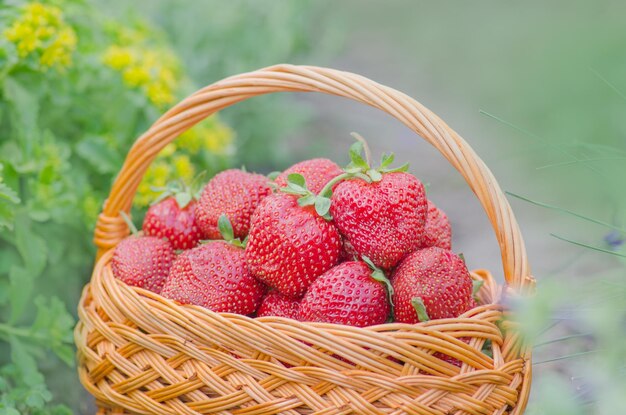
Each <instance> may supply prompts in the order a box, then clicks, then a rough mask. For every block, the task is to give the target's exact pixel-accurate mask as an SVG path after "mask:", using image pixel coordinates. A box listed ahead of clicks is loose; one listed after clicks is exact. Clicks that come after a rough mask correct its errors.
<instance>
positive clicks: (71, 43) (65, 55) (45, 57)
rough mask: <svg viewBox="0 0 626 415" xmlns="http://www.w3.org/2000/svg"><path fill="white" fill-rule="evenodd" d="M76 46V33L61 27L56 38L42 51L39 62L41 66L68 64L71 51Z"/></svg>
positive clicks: (70, 59)
mask: <svg viewBox="0 0 626 415" xmlns="http://www.w3.org/2000/svg"><path fill="white" fill-rule="evenodd" d="M75 47H76V34H75V33H74V31H73V30H72V29H70V28H64V29H62V30H61V31H60V32H59V34H58V35H57V37H56V39H54V41H53V42H52V43H51V44H50V46H48V47H47V48H46V49H45V50H44V51H43V53H42V55H41V58H40V59H39V62H40V63H41V64H42V65H43V66H48V67H49V66H54V65H57V64H58V65H59V66H69V65H70V64H71V63H72V55H71V51H72V50H74V48H75Z"/></svg>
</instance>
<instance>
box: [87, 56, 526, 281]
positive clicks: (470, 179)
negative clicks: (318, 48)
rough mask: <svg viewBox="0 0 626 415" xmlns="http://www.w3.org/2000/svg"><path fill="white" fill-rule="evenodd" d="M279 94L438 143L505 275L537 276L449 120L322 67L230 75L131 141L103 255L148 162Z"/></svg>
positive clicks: (103, 218) (486, 177) (484, 173)
mask: <svg viewBox="0 0 626 415" xmlns="http://www.w3.org/2000/svg"><path fill="white" fill-rule="evenodd" d="M274 92H320V93H325V94H329V95H335V96H340V97H344V98H349V99H352V100H355V101H358V102H361V103H363V104H366V105H369V106H372V107H375V108H378V109H380V110H382V111H384V112H387V113H388V114H390V115H392V116H393V117H395V118H396V119H397V120H399V121H400V122H402V123H404V124H405V125H407V126H408V127H409V128H411V129H412V130H413V131H414V132H416V133H417V134H418V135H419V136H421V137H423V138H424V139H425V140H426V141H428V142H429V143H430V144H432V145H433V146H434V147H435V148H436V149H437V150H439V151H440V152H441V154H442V155H443V156H444V157H445V158H446V159H447V160H448V161H449V162H450V163H451V164H452V165H453V167H455V168H456V169H457V170H458V171H459V172H460V173H461V175H462V176H463V177H464V178H465V180H466V182H467V184H468V185H469V187H470V188H471V190H472V191H473V192H474V193H475V195H476V196H477V198H478V199H479V201H480V203H481V204H482V206H483V208H484V210H485V212H486V214H487V216H488V218H489V220H490V222H491V224H492V227H493V228H494V231H495V234H496V239H497V240H498V243H499V246H500V251H501V257H502V265H503V271H504V277H505V279H506V281H507V282H508V284H509V285H510V286H512V287H513V288H514V289H515V290H517V291H519V292H531V291H532V290H533V289H534V285H535V281H534V278H533V277H532V276H531V273H530V266H529V264H528V258H527V253H526V248H525V244H524V240H523V237H522V234H521V231H520V229H519V225H518V223H517V221H516V219H515V216H514V214H513V211H512V209H511V207H510V205H509V202H508V200H507V199H506V196H505V195H504V193H503V192H502V190H501V189H500V187H499V185H498V183H497V181H496V179H495V177H494V176H493V174H492V173H491V171H490V170H489V168H488V167H487V166H486V165H485V163H484V162H483V161H482V160H481V159H480V157H479V156H478V155H477V154H476V153H475V152H474V150H473V149H472V148H471V147H470V145H469V144H468V143H467V142H466V141H465V140H464V139H463V138H462V137H461V136H460V135H458V134H457V133H456V132H455V131H454V130H453V129H451V128H450V127H449V126H448V125H447V124H446V123H445V122H444V121H443V120H441V119H440V118H439V117H438V116H437V115H435V114H434V113H433V112H432V111H430V110H429V109H427V108H426V107H424V106H423V105H422V104H420V103H419V102H417V101H416V100H414V99H412V98H410V97H409V96H407V95H406V94H404V93H402V92H400V91H397V90H395V89H393V88H390V87H387V86H384V85H381V84H378V83H376V82H374V81H371V80H370V79H368V78H365V77H363V76H360V75H356V74H353V73H350V72H345V71H339V70H335V69H330V68H323V67H317V66H298V65H290V64H279V65H274V66H270V67H267V68H263V69H259V70H257V71H252V72H248V73H242V74H239V75H234V76H231V77H228V78H225V79H223V80H221V81H218V82H215V83H213V84H211V85H209V86H206V87H204V88H202V89H200V90H198V91H197V92H195V93H193V94H191V95H190V96H188V97H187V98H185V99H184V100H182V101H181V102H180V103H179V104H177V105H175V106H174V107H172V108H171V109H170V110H169V111H167V112H166V113H165V114H164V115H163V116H161V117H160V118H159V119H158V120H157V121H156V122H155V123H154V124H153V125H152V126H151V127H150V128H149V129H148V130H147V131H146V132H145V133H144V134H143V135H141V136H140V137H139V138H138V139H137V141H136V142H135V143H134V144H133V146H132V147H131V149H130V151H129V152H128V155H127V157H126V160H125V162H124V165H123V166H122V169H121V171H120V173H119V174H118V176H117V177H116V179H115V182H114V183H113V186H112V188H111V192H110V195H109V198H108V199H107V200H106V201H105V203H104V206H103V210H102V213H101V214H100V215H99V217H98V221H97V224H96V229H95V232H94V242H95V244H96V246H97V247H98V254H97V256H98V257H100V256H101V255H102V254H104V252H106V251H108V250H110V249H112V248H113V247H114V246H115V245H116V244H117V243H118V242H119V241H120V240H121V239H123V238H124V237H125V236H127V235H128V232H129V230H128V226H127V224H126V222H125V221H124V220H123V218H122V217H121V215H120V212H122V211H124V212H126V213H127V214H128V213H129V212H130V208H131V206H132V201H133V198H134V195H135V192H136V190H137V187H138V186H139V183H140V182H141V179H142V178H143V175H144V173H145V172H146V170H147V169H148V166H149V165H150V163H151V162H152V161H153V160H154V158H155V157H156V156H157V154H158V153H159V152H160V150H161V149H163V148H164V147H165V146H166V145H167V144H169V143H170V142H172V141H173V140H174V139H175V138H176V137H177V136H179V135H180V134H181V133H183V132H184V131H186V130H188V129H189V128H191V127H192V126H193V125H195V124H196V123H198V122H200V121H201V120H203V119H204V118H206V117H208V116H210V115H211V114H213V113H215V112H217V111H219V110H221V109H223V108H226V107H228V106H230V105H233V104H235V103H238V102H241V101H243V100H246V99H248V98H251V97H254V96H257V95H264V94H269V93H274Z"/></svg>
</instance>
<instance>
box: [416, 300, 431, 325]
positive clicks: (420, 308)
mask: <svg viewBox="0 0 626 415" xmlns="http://www.w3.org/2000/svg"><path fill="white" fill-rule="evenodd" d="M411 304H412V305H413V308H414V309H415V312H416V313H417V318H418V319H419V321H420V322H422V323H423V322H425V321H429V320H430V317H428V313H427V312H426V306H425V305H424V300H422V298H421V297H413V298H412V299H411Z"/></svg>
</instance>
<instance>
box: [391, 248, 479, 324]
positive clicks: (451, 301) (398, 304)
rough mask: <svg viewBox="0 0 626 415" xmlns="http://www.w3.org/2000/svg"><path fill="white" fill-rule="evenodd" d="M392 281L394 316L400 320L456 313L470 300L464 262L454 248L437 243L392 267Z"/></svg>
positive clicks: (462, 311)
mask: <svg viewBox="0 0 626 415" xmlns="http://www.w3.org/2000/svg"><path fill="white" fill-rule="evenodd" d="M391 284H392V285H393V290H394V294H393V303H394V305H395V317H396V320H397V321H398V322H400V323H418V322H419V321H426V320H428V319H439V318H453V317H458V316H459V315H461V314H463V313H464V312H465V311H467V310H468V309H469V306H470V303H471V300H472V278H471V277H470V275H469V272H468V270H467V267H466V266H465V263H464V262H463V260H462V259H461V258H459V257H458V256H457V255H455V254H454V253H453V252H451V251H448V250H445V249H441V248H437V247H430V248H425V249H421V250H419V251H415V252H413V253H412V254H410V255H408V256H407V257H406V258H404V259H403V260H402V262H400V264H399V265H398V267H397V268H396V269H395V270H394V272H393V276H392V278H391ZM420 309H421V313H420V314H421V315H420V316H419V317H418V313H419V311H418V310H420Z"/></svg>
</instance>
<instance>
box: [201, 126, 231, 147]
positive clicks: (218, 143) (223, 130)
mask: <svg viewBox="0 0 626 415" xmlns="http://www.w3.org/2000/svg"><path fill="white" fill-rule="evenodd" d="M233 136H234V133H233V131H232V130H231V129H230V128H228V127H227V126H226V124H223V123H221V122H216V123H214V124H213V128H212V129H211V130H209V131H207V133H206V135H205V138H204V143H205V144H204V145H205V147H206V148H207V149H208V150H209V151H211V152H213V153H215V154H222V155H227V154H232V152H233V151H234V148H233Z"/></svg>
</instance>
